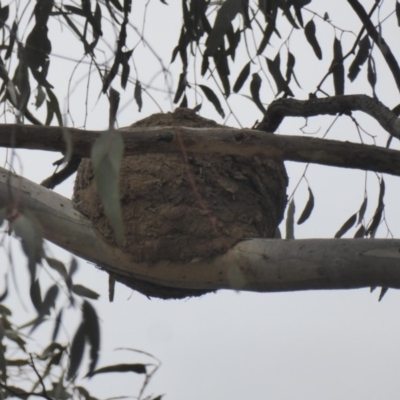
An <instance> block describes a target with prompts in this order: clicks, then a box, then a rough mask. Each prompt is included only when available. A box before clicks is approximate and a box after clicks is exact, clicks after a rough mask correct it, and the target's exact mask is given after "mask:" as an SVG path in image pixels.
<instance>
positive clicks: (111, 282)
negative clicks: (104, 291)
mask: <svg viewBox="0 0 400 400" xmlns="http://www.w3.org/2000/svg"><path fill="white" fill-rule="evenodd" d="M114 294H115V276H114V274H111V273H110V274H108V299H109V301H110V303H112V302H113V301H114Z"/></svg>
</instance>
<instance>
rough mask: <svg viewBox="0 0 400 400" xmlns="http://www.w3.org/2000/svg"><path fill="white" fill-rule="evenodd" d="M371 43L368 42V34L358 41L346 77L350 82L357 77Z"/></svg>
mask: <svg viewBox="0 0 400 400" xmlns="http://www.w3.org/2000/svg"><path fill="white" fill-rule="evenodd" d="M370 48H371V45H370V43H369V38H368V35H365V36H364V38H363V39H361V40H360V42H359V43H358V51H357V54H356V56H355V57H354V60H353V62H352V63H351V65H350V68H349V73H348V75H347V76H348V77H349V79H350V81H351V82H353V81H354V79H356V78H357V75H358V73H359V72H360V71H361V67H362V66H363V65H364V64H365V62H366V61H367V59H368V54H369V49H370Z"/></svg>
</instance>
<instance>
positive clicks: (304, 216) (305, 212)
mask: <svg viewBox="0 0 400 400" xmlns="http://www.w3.org/2000/svg"><path fill="white" fill-rule="evenodd" d="M313 208H314V195H313V192H312V191H311V189H310V187H309V188H308V201H307V204H306V206H305V207H304V210H303V212H302V213H301V215H300V218H299V220H298V221H297V225H301V224H302V223H303V222H305V221H307V219H308V218H309V217H310V215H311V212H312V210H313Z"/></svg>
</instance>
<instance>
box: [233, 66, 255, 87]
mask: <svg viewBox="0 0 400 400" xmlns="http://www.w3.org/2000/svg"><path fill="white" fill-rule="evenodd" d="M250 64H251V62H250V61H249V62H248V63H247V64H246V65H245V66H244V67H243V69H242V70H241V71H240V74H239V76H238V77H237V79H236V82H235V84H234V85H233V92H234V93H237V92H239V90H240V89H241V88H242V86H243V84H244V83H245V82H246V80H247V78H248V77H249V75H250Z"/></svg>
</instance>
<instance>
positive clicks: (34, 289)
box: [29, 279, 42, 312]
mask: <svg viewBox="0 0 400 400" xmlns="http://www.w3.org/2000/svg"><path fill="white" fill-rule="evenodd" d="M29 294H30V296H31V300H32V304H33V306H34V307H35V308H36V311H38V312H40V309H41V308H42V295H41V290H40V284H39V280H38V279H35V280H34V281H33V282H32V284H31V287H30V290H29Z"/></svg>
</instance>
